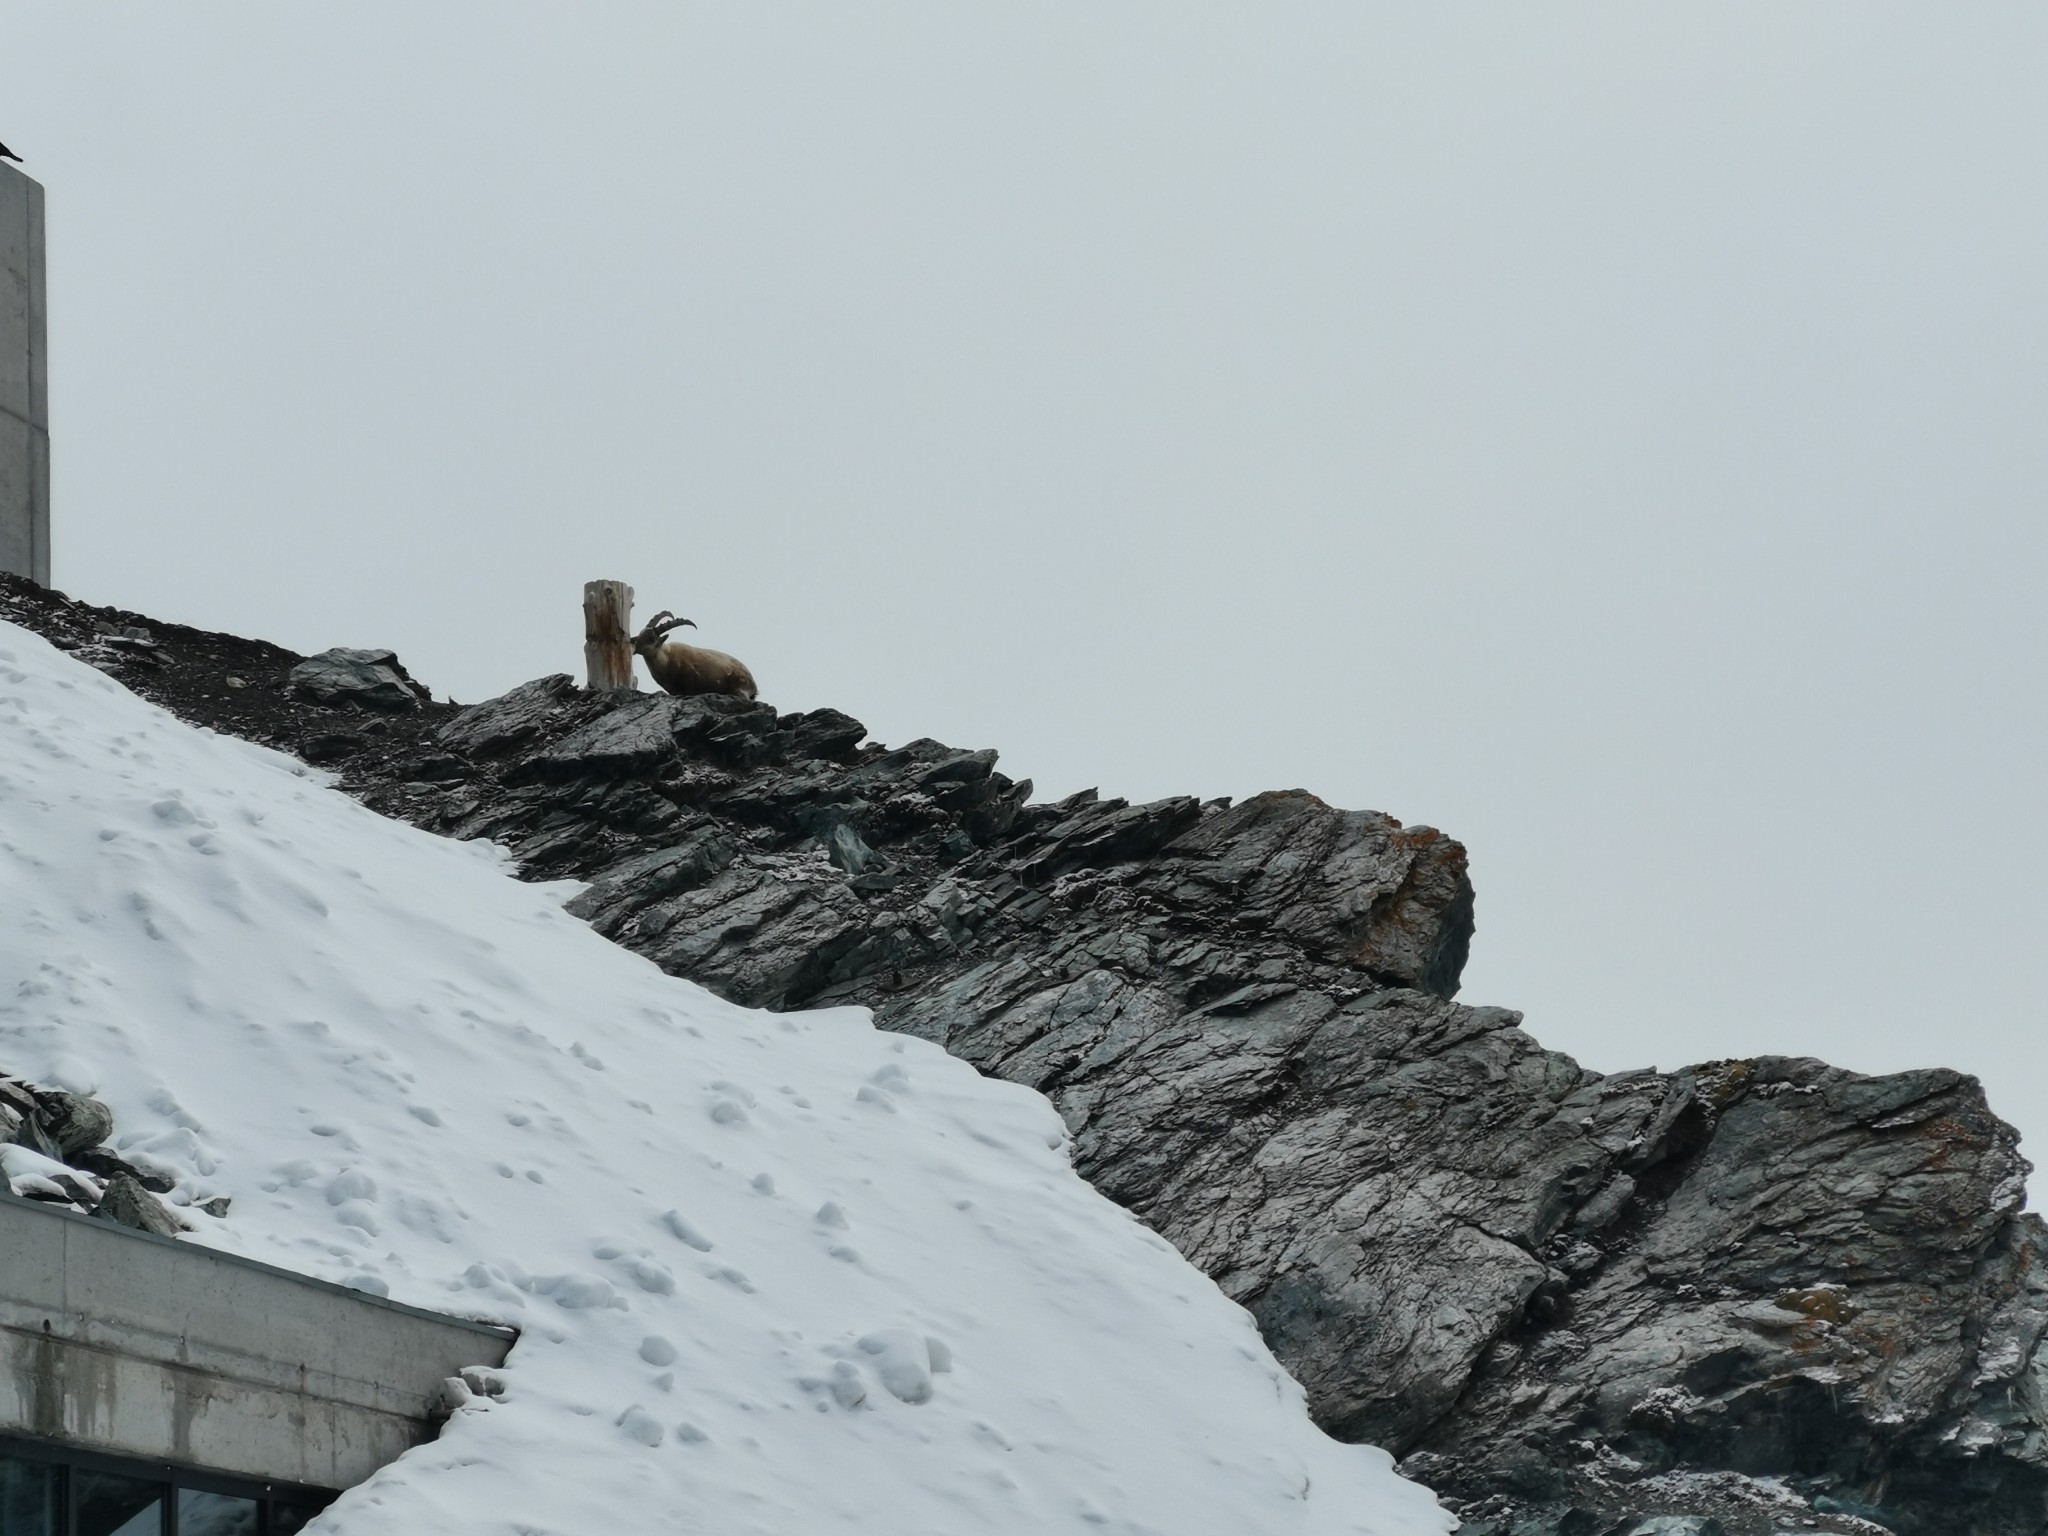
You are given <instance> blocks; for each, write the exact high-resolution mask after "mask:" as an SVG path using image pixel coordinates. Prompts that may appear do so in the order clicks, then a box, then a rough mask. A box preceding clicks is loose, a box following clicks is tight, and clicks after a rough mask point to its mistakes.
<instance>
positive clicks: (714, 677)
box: [633, 608, 760, 699]
mask: <svg viewBox="0 0 2048 1536" xmlns="http://www.w3.org/2000/svg"><path fill="white" fill-rule="evenodd" d="M685 624H687V625H689V626H690V628H692V629H695V628H696V627H697V622H696V620H694V619H679V618H677V617H676V616H675V615H674V614H672V613H670V612H669V611H668V610H667V609H666V608H664V609H662V610H661V612H659V613H657V614H656V615H655V616H654V617H653V618H651V619H649V620H648V621H647V627H646V628H645V629H643V630H641V631H640V633H639V634H637V635H635V636H634V637H633V650H634V653H635V654H636V655H638V656H639V657H640V659H641V660H642V661H644V662H646V663H647V670H648V671H649V672H651V673H653V674H654V680H655V681H656V682H657V683H659V684H661V686H662V687H663V688H665V689H667V690H668V691H669V692H670V693H729V694H732V695H733V696H734V697H735V698H741V699H753V698H759V697H760V693H759V690H757V689H756V688H755V687H754V674H753V673H751V672H749V671H748V670H747V664H746V663H745V662H743V661H741V660H740V659H739V658H738V657H736V656H728V655H726V654H725V652H723V651H712V650H706V649H705V648H704V647H703V646H701V645H684V644H683V643H682V641H680V640H670V641H667V642H664V641H663V640H662V638H661V637H662V636H663V635H665V634H667V633H668V632H669V631H670V630H672V629H679V628H681V627H682V626H683V625H685Z"/></svg>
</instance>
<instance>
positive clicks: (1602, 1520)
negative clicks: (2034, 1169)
mask: <svg viewBox="0 0 2048 1536" xmlns="http://www.w3.org/2000/svg"><path fill="white" fill-rule="evenodd" d="M384 723H385V722H376V724H377V725H379V726H381V725H383V724H384ZM415 723H416V724H417V725H418V727H419V734H418V735H417V736H412V737H409V744H408V745H407V747H406V748H405V750H404V752H403V753H402V754H394V755H392V756H391V757H390V758H389V759H388V766H386V767H378V766H377V763H379V762H385V761H387V760H385V759H382V758H378V757H377V755H376V754H374V753H365V754H362V755H360V756H358V757H356V758H353V759H351V763H352V767H351V770H350V772H351V774H352V775H353V777H352V778H351V780H350V782H351V784H352V786H353V787H354V789H355V791H356V792H357V793H359V794H361V795H362V796H363V797H364V798H365V799H366V800H367V801H368V802H369V803H370V804H371V805H373V806H375V807H377V808H379V809H382V810H385V811H387V812H389V813H390V814H394V815H399V816H403V817H406V818H408V819H410V820H413V821H415V822H417V823H419V824H421V825H423V826H427V827H430V828H433V829H435V830H440V831H445V832H449V833H452V834H454V835H458V836H484V837H491V838H494V839H497V840H500V841H502V842H504V843H506V844H507V845H508V846H509V847H511V848H512V849H513V851H514V852H515V854H516V855H517V856H518V857H519V859H520V860H521V862H522V866H523V868H524V869H525V870H526V871H527V872H528V873H530V874H532V875H533V876H535V877H538V878H558V877H565V876H567V877H577V878H581V879H584V880H587V881H589V882H590V884H589V888H588V889H587V890H586V891H585V892H584V893H583V894H582V895H581V896H579V897H578V898H577V899H576V901H575V903H574V904H573V905H574V910H576V911H577V912H579V913H580V914H582V915H583V916H585V917H586V918H587V919H588V920H589V921H590V922H591V923H592V924H593V925H594V926H595V927H596V928H597V929H598V930H599V931H600V932H603V933H605V934H607V935H609V936H610V937H612V938H613V939H615V940H616V941H617V942H619V943H621V944H623V945H626V946H627V947H630V948H632V949H635V950H637V951H639V952H640V953H642V954H645V955H647V956H649V957H650V958H652V959H654V960H655V961H656V962H657V963H659V964H661V965H662V966H663V967H665V968H666V969H668V970H670V971H671V972H673V973H675V974H678V975H682V976H687V977H690V978H691V979H693V980H696V981H698V982H701V983H703V984H704V985H706V986H709V987H711V988H712V989H713V990H716V991H718V992H720V993H721V994H723V995H725V996H727V997H730V998H733V999H735V1000H737V1001H741V1002H746V1003H752V1004H757V1005H761V1006H765V1007H770V1008H787V1007H800V1006H810V1005H815V1004H828V1003H840V1002H858V1003H863V1004H866V1005H868V1006H870V1007H872V1008H873V1009H874V1010H875V1014H876V1017H877V1020H878V1021H879V1022H880V1023H881V1024H883V1025H884V1026H885V1027H888V1028H892V1029H898V1030H905V1031H910V1032H914V1033H917V1034H920V1035H922V1036H925V1037H926V1038H929V1039H933V1040H937V1041H941V1042H943V1043H944V1044H945V1046H946V1047H947V1049H949V1050H951V1051H953V1052H954V1053H956V1054H958V1055H960V1056H962V1057H964V1058H966V1059H967V1060H969V1061H971V1062H973V1063H975V1064H976V1065H977V1066H979V1067H981V1068H982V1069H983V1070H985V1071H988V1072H991V1073H997V1074H1000V1075H1002V1076H1004V1077H1007V1078H1011V1079H1013V1080H1016V1081H1019V1082H1023V1083H1027V1084H1030V1085H1031V1086H1033V1087H1036V1088H1038V1089H1040V1090H1041V1091H1043V1092H1045V1093H1046V1094H1048V1095H1049V1096H1050V1097H1051V1098H1052V1100H1053V1101H1054V1102H1055V1103H1056V1104H1057V1105H1058V1107H1059V1109H1060V1112H1061V1113H1062V1114H1063V1115H1064V1116H1065V1119H1066V1123H1067V1125H1068V1127H1069V1128H1070V1131H1071V1133H1072V1137H1073V1151H1074V1157H1075V1160H1076V1163H1077V1165H1078V1166H1079V1168H1080V1169H1081V1171H1082V1172H1084V1173H1085V1174H1086V1175H1087V1176H1088V1177H1089V1178H1091V1179H1092V1180H1094V1181H1095V1182H1096V1183H1097V1185H1098V1186H1100V1187H1101V1188H1102V1189H1104V1190H1105V1191H1106V1192H1108V1193H1109V1194H1110V1195H1112V1196H1113V1197H1115V1198H1116V1199H1118V1200H1120V1201H1121V1202H1123V1203H1124V1204H1125V1205H1126V1206H1128V1207H1129V1208H1130V1209H1132V1210H1133V1211H1135V1212H1136V1213H1137V1214H1139V1215H1140V1216H1141V1217H1142V1218H1143V1219H1145V1220H1146V1221H1147V1222H1148V1223H1150V1224H1151V1225H1152V1226H1153V1227H1154V1228H1156V1229H1157V1230H1158V1231H1160V1232H1161V1233H1162V1234H1164V1235H1165V1236H1166V1237H1167V1238H1169V1239H1170V1240H1171V1241H1173V1242H1174V1243H1175V1244H1176V1245H1177V1246H1178V1247H1179V1248H1180V1249H1181V1250H1182V1251H1183V1252H1185V1253H1186V1254H1188V1255H1189V1257H1190V1258H1192V1259H1193V1260H1194V1261H1195V1262H1197V1263H1199V1264H1201V1265H1202V1266H1203V1267H1204V1268H1205V1269H1206V1270H1207V1271H1208V1272H1209V1273H1210V1274H1212V1275H1214V1276H1215V1277H1216V1279H1217V1281H1218V1283H1219V1284H1221V1285H1222V1286H1223V1287H1224V1288H1225V1289H1226V1290H1227V1291H1228V1292H1229V1293H1230V1294H1231V1295H1233V1296H1234V1297H1236V1298H1237V1299H1238V1300H1240V1301H1241V1302H1242V1303H1243V1304H1244V1305H1245V1306H1246V1307H1247V1308H1248V1309H1249V1310H1250V1311H1251V1312H1252V1314H1253V1315H1254V1316H1255V1317H1256V1318H1257V1319H1258V1321H1259V1323H1260V1325H1261V1326H1262V1328H1263V1329H1264V1330H1265V1332H1266V1335H1267V1337H1268V1338H1269V1339H1270V1340H1271V1342H1272V1343H1273V1346H1274V1348H1275V1349H1276V1351H1277V1352H1278V1353H1279V1355H1280V1357H1281V1358H1282V1360H1283V1361H1284V1362H1285V1363H1286V1364H1287V1365H1288V1367H1289V1368H1290V1369H1291V1370H1293V1371H1294V1372H1295V1374H1296V1375H1297V1376H1298V1377H1299V1378H1300V1379H1301V1380H1302V1381H1303V1383H1304V1384H1305V1385H1306V1387H1307V1389H1308V1392H1309V1397H1310V1402H1311V1405H1312V1408H1313V1410H1314V1412H1315V1413H1316V1415H1317V1416H1318V1418H1319V1419H1320V1420H1321V1422H1323V1423H1324V1424H1326V1425H1327V1426H1329V1427H1330V1428H1331V1429H1332V1430H1334V1431H1335V1432H1337V1433H1339V1434H1342V1435H1346V1436H1349V1437H1354V1438H1359V1439H1368V1440H1373V1441H1376V1442H1378V1443H1381V1444H1384V1445H1386V1446H1388V1447H1389V1448H1391V1449H1393V1450H1394V1451H1395V1452H1396V1453H1397V1454H1400V1455H1402V1456H1403V1457H1404V1458H1405V1465H1406V1466H1407V1468H1408V1469H1409V1470H1410V1471H1412V1472H1413V1473H1414V1474H1415V1475H1416V1476H1418V1477H1420V1478H1421V1479H1422V1480H1423V1481H1425V1482H1427V1483H1429V1484H1431V1485H1432V1486H1434V1487H1436V1488H1438V1489H1439V1490H1441V1491H1442V1492H1443V1493H1444V1494H1445V1495H1446V1496H1447V1497H1449V1498H1451V1499H1453V1500H1455V1501H1456V1502H1457V1503H1458V1505H1459V1506H1460V1508H1461V1511H1462V1514H1463V1516H1464V1518H1465V1519H1466V1520H1467V1522H1468V1527H1467V1528H1468V1531H1469V1532H1470V1533H1472V1536H1479V1533H1482V1532H1490V1533H1499V1536H1510V1533H1519V1536H1539V1533H1550V1536H1627V1533H1628V1532H1630V1531H1631V1530H1634V1529H1637V1528H1638V1527H1644V1525H1645V1522H1653V1523H1651V1524H1649V1525H1648V1526H1647V1527H1646V1528H1647V1529H1648V1530H1652V1531H1654V1530H1657V1529H1659V1528H1660V1527H1659V1526H1658V1525H1656V1524H1655V1523H1654V1522H1657V1521H1665V1522H1674V1521H1675V1522H1680V1523H1678V1524H1675V1525H1672V1524H1668V1523H1667V1525H1666V1526H1664V1527H1662V1528H1664V1529H1670V1530H1687V1529H1690V1530H1694V1531H1696V1532H1697V1531H1706V1530H1712V1529H1714V1528H1715V1525H1716V1523H1718V1525H1719V1527H1720V1528H1721V1529H1722V1530H1723V1531H1725V1532H1727V1533H1729V1536H1760V1533H1762V1532H1764V1531H1769V1530H1777V1529H1780V1528H1783V1527H1784V1526H1786V1525H1791V1526H1794V1527H1796V1528H1798V1529H1803V1530H1806V1529H1810V1530H1821V1531H1835V1532H1849V1531H1860V1532H1870V1531H1873V1530H1886V1529H1890V1530H1896V1531H1899V1532H1906V1533H1916V1536H1919V1533H1925V1536H1935V1533H1947V1532H1956V1531H1968V1532H1972V1533H1981V1536H2048V1352H2044V1348H2043V1340H2044V1337H2048V1267H2044V1260H2043V1255H2044V1254H2048V1242H2044V1241H2043V1237H2044V1233H2043V1230H2042V1227H2041V1224H2040V1223H2039V1222H2038V1221H2037V1220H2036V1219H2035V1218H2033V1217H2031V1216H2028V1215H2026V1214H2024V1213H2023V1212H2022V1211H2021V1209H2020V1206H2021V1201H2022V1188H2021V1180H2022V1178H2023V1174H2024V1169H2025V1165H2024V1163H2023V1162H2022V1161H2021V1160H2020V1158H2019V1157H2018V1154H2017V1150H2016V1148H2015V1145H2014V1139H2013V1135H2012V1133H2011V1131H2010V1130H2009V1129H2008V1128H2007V1127H2005V1126H2004V1125H2003V1124H2001V1123H2000V1122H1999V1121H1998V1120H1997V1119H1996V1118H1995V1117H1994V1116H1993V1115H1991V1113H1990V1112H1989V1110H1988V1109H1987V1107H1986V1106H1985V1103H1984V1098H1983V1094H1982V1092H1981V1090H1980V1089H1979V1087H1978V1085H1977V1084H1976V1083H1974V1082H1973V1081H1971V1080H1969V1079H1967V1078H1962V1077H1958V1076H1956V1075H1955V1074H1953V1073H1947V1072H1941V1071H1935V1070H1929V1071H1924V1072H1912V1073H1902V1074H1896V1075H1893V1076H1890V1077H1882V1078H1865V1077H1859V1076H1857V1075H1855V1074H1852V1073H1847V1072H1842V1071H1839V1070H1837V1069H1834V1068H1830V1067H1827V1066H1825V1065H1823V1064H1821V1063H1818V1062H1812V1061H1804V1060H1794V1059H1778V1058H1760V1059H1757V1060H1753V1061H1742V1062H1717V1063H1707V1064H1704V1065H1701V1066H1697V1067H1694V1068H1691V1069H1688V1070H1685V1071H1680V1072H1673V1073H1657V1072H1632V1073H1622V1074H1617V1075H1614V1076H1604V1077H1603V1076H1601V1075H1600V1074H1597V1073H1592V1072H1588V1071H1585V1070H1584V1069H1582V1068H1581V1067H1579V1066H1578V1065H1577V1064H1576V1063H1574V1062H1573V1061H1571V1060H1570V1059H1569V1058H1567V1057H1564V1056H1561V1055H1559V1054H1557V1053H1555V1052H1551V1051H1546V1050H1544V1049H1543V1048H1542V1047H1541V1046H1540V1045H1539V1044H1538V1043H1537V1042H1536V1041H1534V1040H1532V1039H1530V1038H1529V1036H1528V1035H1526V1034H1525V1033H1524V1032H1523V1031H1522V1030H1521V1028H1520V1027H1519V1019H1518V1017H1517V1016H1516V1015H1515V1014H1513V1013H1511V1012H1508V1011H1505V1010H1501V1009H1494V1008H1472V1007H1465V1006H1462V1005H1460V1004H1458V1003H1456V1002H1454V1001H1452V1000H1451V999H1452V998H1453V997H1454V995H1455V993H1456V990H1457V985H1458V976H1459V972H1460V969H1461V967H1462V965H1463V962H1464V958H1465V953H1466V949H1467V946H1468V944H1469V942H1470V938H1471V934H1472V893H1471V888H1470V885H1469V882H1468V880H1467V878H1466V873H1465V861H1464V852H1463V850H1462V849H1461V848H1460V847H1459V846H1458V845H1457V844H1456V843H1455V842H1453V841H1452V840H1450V839H1449V838H1446V837H1444V836H1443V835H1442V834H1440V833H1437V832H1435V831H1432V830H1430V829H1427V828H1411V827H1403V826H1401V824H1400V823H1398V822H1396V821H1393V820H1392V819H1391V818H1388V817H1384V816H1379V815H1375V814H1373V813H1369V812H1354V811H1343V810H1338V809H1335V808H1332V807H1330V806H1328V805H1325V804H1323V803H1322V802H1321V801H1319V800H1317V799H1316V798H1315V797H1314V796H1312V795H1308V794H1306V793H1304V792H1302V791H1298V790H1297V791H1286V792H1280V793H1275V794H1269V795H1261V796H1257V797H1255V798H1254V799H1252V800H1249V801H1246V802H1244V803H1243V804H1240V805H1230V804H1227V803H1224V802H1209V803H1201V802H1197V801H1195V800H1192V799H1186V798H1176V799H1168V800H1162V801H1157V802H1154V803H1152V804H1149V805H1129V804H1126V803H1125V802H1123V801H1116V800H1111V801H1105V800H1101V799H1099V798H1098V797H1097V796H1096V795H1094V794H1093V793H1092V792H1090V793H1085V794H1081V795H1075V796H1071V797H1069V798H1068V799H1066V800H1063V801H1060V802H1057V803H1054V804H1034V803H1032V802H1031V795H1030V785H1029V784H1028V783H1022V784H1020V783H1013V782H1012V781H1011V780H1010V779H1008V778H1007V777H1005V776H1004V775H1003V774H1001V773H1000V772H999V771H997V769H996V766H995V755H994V754H993V753H991V752H985V751H982V752H974V751H962V750H958V749H954V748H950V747H947V746H945V745H943V744H941V743H939V742H935V741H922V740H921V741H914V742H911V743H908V744H907V745H905V746H902V747H897V748H894V749H884V748H881V747H877V746H873V745H867V746H863V745H862V740H863V735H864V733H863V731H862V730H861V727H860V725H859V723H858V722H857V721H854V720H852V719H850V718H849V717H847V716H844V715H841V714H838V713H836V712H833V711H815V712H812V713H810V714H802V715H781V714H778V713H777V712H776V711H775V710H773V709H772V708H770V707H769V706H767V705H764V704H758V703H755V702H753V701H746V700H734V699H728V698H722V697H715V696H714V697H699V698H683V699H673V698H667V697H654V696H644V697H638V698H635V697H634V696H631V695H626V696H619V695H590V694H586V693H585V692H583V691H582V690H580V689H578V688H576V687H575V686H574V685H573V683H572V682H571V680H570V679H568V678H567V677H556V678H545V679H540V680H538V681H536V682H534V683H530V684H527V685H525V686H524V687H522V688H519V689H516V690H514V691H513V692H512V693H511V694H508V695H506V696H505V697H504V698H502V699H498V700H493V701H491V702H490V703H488V704H484V705H479V706H476V707H474V708H472V709H468V710H464V711H461V712H459V713H457V714H455V715H453V716H452V717H451V718H448V719H446V721H445V723H442V724H441V725H440V726H439V728H438V731H437V733H436V734H435V736H434V738H433V739H432V740H427V739H425V732H426V731H427V730H429V729H432V726H431V724H430V721H429V720H428V719H427V718H423V717H421V716H414V717H412V719H411V720H408V721H407V722H405V724H406V726H407V729H408V732H410V731H411V729H412V727H413V725H414V724H415ZM379 775H381V777H380V776H379Z"/></svg>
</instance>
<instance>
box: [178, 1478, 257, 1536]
mask: <svg viewBox="0 0 2048 1536" xmlns="http://www.w3.org/2000/svg"><path fill="white" fill-rule="evenodd" d="M178 1536H260V1533H259V1532H258V1531H257V1529H256V1501H255V1500H254V1499H238V1498H236V1497H235V1496H234V1495H233V1494H228V1493H204V1492H201V1491H200V1490H199V1489H197V1488H180V1489H179V1490H178Z"/></svg>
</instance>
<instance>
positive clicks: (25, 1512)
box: [0, 1456, 63, 1536]
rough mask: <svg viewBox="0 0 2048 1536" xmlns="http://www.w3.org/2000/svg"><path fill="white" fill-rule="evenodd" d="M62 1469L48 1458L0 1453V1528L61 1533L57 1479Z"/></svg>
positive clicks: (43, 1535)
mask: <svg viewBox="0 0 2048 1536" xmlns="http://www.w3.org/2000/svg"><path fill="white" fill-rule="evenodd" d="M62 1474H63V1469H62V1468H61V1467H57V1466H54V1465H52V1464H51V1463H49V1462H47V1461H22V1460H20V1459H18V1458H17V1457H13V1456H0V1531H4V1532H6V1536H14V1533H15V1532H17V1531H19V1532H20V1533H21V1536H58V1532H57V1479H58V1478H59V1477H60V1476H62Z"/></svg>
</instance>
